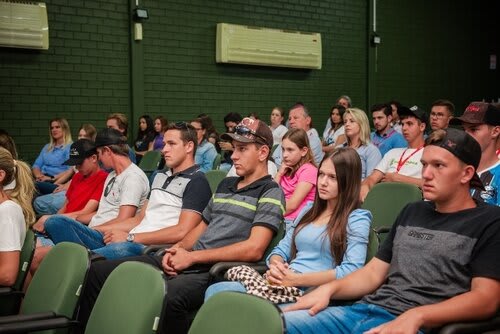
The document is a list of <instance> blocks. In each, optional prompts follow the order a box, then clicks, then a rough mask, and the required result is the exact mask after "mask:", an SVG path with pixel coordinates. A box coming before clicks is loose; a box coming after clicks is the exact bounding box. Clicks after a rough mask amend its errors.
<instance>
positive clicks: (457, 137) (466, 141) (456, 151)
mask: <svg viewBox="0 0 500 334" xmlns="http://www.w3.org/2000/svg"><path fill="white" fill-rule="evenodd" d="M438 131H444V132H445V135H444V137H443V138H442V139H441V140H439V141H432V142H431V141H430V140H429V139H428V141H427V143H426V146H428V145H435V146H438V147H442V148H444V149H446V150H447V151H449V152H450V153H452V154H453V155H454V156H456V157H457V158H458V159H460V160H461V161H462V162H463V163H465V164H466V165H471V166H473V167H474V169H475V170H476V171H477V167H478V166H479V162H480V161H481V147H480V146H479V143H478V142H477V141H476V140H475V139H474V138H473V137H472V136H471V135H469V134H467V133H466V132H465V131H463V130H459V129H454V128H447V129H444V130H436V131H434V132H435V133H436V132H438ZM432 137H433V136H432V134H431V135H430V136H429V138H432ZM470 186H471V187H473V188H479V189H483V190H484V185H483V182H482V181H481V179H480V178H479V176H478V175H477V172H476V173H474V176H473V177H472V179H471V181H470Z"/></svg>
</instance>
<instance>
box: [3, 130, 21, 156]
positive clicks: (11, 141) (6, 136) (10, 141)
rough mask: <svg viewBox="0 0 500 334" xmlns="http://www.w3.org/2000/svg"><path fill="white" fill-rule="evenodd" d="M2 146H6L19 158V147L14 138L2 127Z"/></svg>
mask: <svg viewBox="0 0 500 334" xmlns="http://www.w3.org/2000/svg"><path fill="white" fill-rule="evenodd" d="M0 147H3V148H5V149H6V150H7V151H9V152H10V154H12V157H13V158H14V159H17V149H16V144H15V143H14V139H12V137H11V136H10V135H9V134H8V133H7V131H5V130H4V129H0Z"/></svg>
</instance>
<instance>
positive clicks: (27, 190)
mask: <svg viewBox="0 0 500 334" xmlns="http://www.w3.org/2000/svg"><path fill="white" fill-rule="evenodd" d="M0 170H3V171H5V178H4V180H3V183H2V184H1V187H2V188H3V187H4V186H5V185H7V184H9V183H11V182H12V181H14V180H15V181H16V186H15V187H14V189H12V190H10V191H9V198H10V199H11V200H13V201H14V202H16V203H17V204H19V205H20V206H21V208H22V210H23V215H24V220H25V221H26V224H27V225H28V226H29V225H31V224H33V223H34V222H35V212H34V211H33V206H32V204H31V202H32V200H33V194H34V193H35V182H34V181H33V176H32V174H31V169H30V167H29V166H28V164H26V163H25V162H23V161H20V160H15V159H14V158H13V157H12V154H11V153H10V152H9V151H8V150H6V149H5V148H3V147H0Z"/></svg>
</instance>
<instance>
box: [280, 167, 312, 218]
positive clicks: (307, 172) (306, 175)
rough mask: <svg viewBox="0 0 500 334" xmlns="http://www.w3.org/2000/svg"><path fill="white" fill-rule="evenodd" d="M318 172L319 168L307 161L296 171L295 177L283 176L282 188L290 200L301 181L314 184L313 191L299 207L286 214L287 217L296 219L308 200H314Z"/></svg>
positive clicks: (286, 197)
mask: <svg viewBox="0 0 500 334" xmlns="http://www.w3.org/2000/svg"><path fill="white" fill-rule="evenodd" d="M317 174H318V168H316V167H314V165H313V164H310V163H306V164H303V165H302V166H300V168H299V169H298V170H297V172H295V175H294V176H293V177H290V176H283V177H282V178H281V180H280V186H281V189H283V192H284V193H285V200H287V201H288V199H289V198H290V197H292V195H293V192H294V191H295V188H296V187H297V184H299V182H308V183H310V184H312V185H313V187H312V188H311V191H309V193H308V194H307V196H306V197H305V198H304V200H303V201H302V203H300V205H299V207H298V208H297V209H295V210H294V211H292V212H290V213H289V214H287V215H285V219H290V220H291V219H295V218H296V217H297V215H298V214H299V212H300V210H301V209H302V208H303V207H304V205H306V203H307V202H308V201H312V200H314V195H315V193H316V179H317V176H318V175H317Z"/></svg>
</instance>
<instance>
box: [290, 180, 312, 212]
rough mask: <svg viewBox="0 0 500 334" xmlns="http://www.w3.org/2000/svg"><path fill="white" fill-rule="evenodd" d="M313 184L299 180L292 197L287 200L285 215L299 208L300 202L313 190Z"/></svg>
mask: <svg viewBox="0 0 500 334" xmlns="http://www.w3.org/2000/svg"><path fill="white" fill-rule="evenodd" d="M312 187H313V185H312V184H311V183H309V182H299V183H298V184H297V187H295V190H294V191H293V194H292V197H290V198H289V199H288V200H287V201H286V210H285V215H286V214H289V213H290V212H293V211H295V210H297V208H298V207H299V206H300V204H301V203H302V202H303V201H304V198H306V196H307V194H308V193H309V192H310V191H311V189H312Z"/></svg>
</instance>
